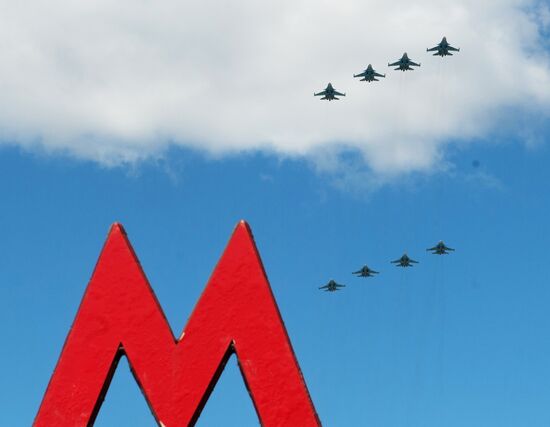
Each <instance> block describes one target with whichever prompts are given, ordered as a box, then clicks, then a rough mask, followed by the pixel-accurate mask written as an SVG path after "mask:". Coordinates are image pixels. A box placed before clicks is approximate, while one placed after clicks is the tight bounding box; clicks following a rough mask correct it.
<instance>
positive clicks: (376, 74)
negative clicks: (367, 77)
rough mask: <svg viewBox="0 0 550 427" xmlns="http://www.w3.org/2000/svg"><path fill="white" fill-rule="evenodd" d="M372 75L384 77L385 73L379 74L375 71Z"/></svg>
mask: <svg viewBox="0 0 550 427" xmlns="http://www.w3.org/2000/svg"><path fill="white" fill-rule="evenodd" d="M374 75H375V76H376V77H386V75H385V74H380V73H377V72H375V73H374Z"/></svg>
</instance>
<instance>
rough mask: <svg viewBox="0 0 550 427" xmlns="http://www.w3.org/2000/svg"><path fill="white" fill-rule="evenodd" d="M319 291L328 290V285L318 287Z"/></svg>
mask: <svg viewBox="0 0 550 427" xmlns="http://www.w3.org/2000/svg"><path fill="white" fill-rule="evenodd" d="M319 289H328V285H325V286H319Z"/></svg>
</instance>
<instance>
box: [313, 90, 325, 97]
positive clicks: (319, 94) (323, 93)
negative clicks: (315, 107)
mask: <svg viewBox="0 0 550 427" xmlns="http://www.w3.org/2000/svg"><path fill="white" fill-rule="evenodd" d="M326 94H327V91H326V90H322V91H321V92H317V93H314V94H313V96H323V95H326Z"/></svg>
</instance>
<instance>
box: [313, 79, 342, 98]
mask: <svg viewBox="0 0 550 427" xmlns="http://www.w3.org/2000/svg"><path fill="white" fill-rule="evenodd" d="M313 96H322V98H321V99H326V100H328V101H332V100H333V99H335V100H337V101H338V99H339V98H336V96H346V94H345V93H340V92H337V91H336V90H335V89H334V88H333V87H332V84H331V83H329V84H328V85H327V87H326V88H325V90H323V91H321V92H319V93H314V94H313Z"/></svg>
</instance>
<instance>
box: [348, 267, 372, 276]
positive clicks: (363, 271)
mask: <svg viewBox="0 0 550 427" xmlns="http://www.w3.org/2000/svg"><path fill="white" fill-rule="evenodd" d="M351 274H355V275H357V277H373V276H374V275H375V274H378V271H374V270H371V269H370V268H369V267H368V266H367V265H365V266H364V267H363V268H361V270H359V271H354V272H353V273H351Z"/></svg>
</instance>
